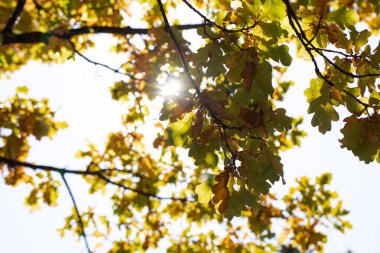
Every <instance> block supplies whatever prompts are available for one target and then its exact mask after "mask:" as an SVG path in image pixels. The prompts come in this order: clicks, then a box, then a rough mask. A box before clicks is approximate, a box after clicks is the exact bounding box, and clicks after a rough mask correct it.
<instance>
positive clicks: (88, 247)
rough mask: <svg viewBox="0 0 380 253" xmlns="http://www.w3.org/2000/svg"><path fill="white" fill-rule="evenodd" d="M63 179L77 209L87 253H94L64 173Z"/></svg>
mask: <svg viewBox="0 0 380 253" xmlns="http://www.w3.org/2000/svg"><path fill="white" fill-rule="evenodd" d="M61 177H62V180H63V183H64V184H65V186H66V189H67V191H68V192H69V195H70V198H71V201H72V202H73V205H74V209H75V212H76V214H77V216H78V222H79V225H80V227H81V234H82V237H83V240H84V243H85V244H86V248H87V252H88V253H92V251H91V249H90V246H89V244H88V240H87V235H86V230H85V228H84V225H83V220H82V217H81V215H80V212H79V209H78V205H77V203H76V201H75V198H74V194H73V192H72V191H71V188H70V186H69V184H68V183H67V181H66V178H65V174H64V173H61Z"/></svg>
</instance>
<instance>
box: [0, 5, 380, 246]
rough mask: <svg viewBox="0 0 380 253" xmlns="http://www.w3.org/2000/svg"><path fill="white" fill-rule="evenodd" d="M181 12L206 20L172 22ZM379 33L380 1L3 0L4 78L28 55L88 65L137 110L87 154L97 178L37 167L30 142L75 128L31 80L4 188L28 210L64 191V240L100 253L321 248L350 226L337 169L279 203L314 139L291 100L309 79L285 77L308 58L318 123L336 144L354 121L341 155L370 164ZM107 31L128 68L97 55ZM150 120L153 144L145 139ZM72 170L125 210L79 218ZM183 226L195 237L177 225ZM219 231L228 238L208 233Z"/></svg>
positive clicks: (5, 137) (22, 93) (5, 129)
mask: <svg viewBox="0 0 380 253" xmlns="http://www.w3.org/2000/svg"><path fill="white" fill-rule="evenodd" d="M178 10H181V12H183V15H184V16H185V15H186V13H187V12H191V13H194V14H195V15H197V16H199V17H200V18H201V20H203V22H200V23H191V22H190V23H184V21H183V19H186V18H183V19H181V18H179V19H174V18H173V16H176V15H177V16H178V13H176V12H178ZM175 14H176V15H175ZM181 15H182V13H181ZM132 24H133V25H132ZM135 24H136V26H135ZM137 25H139V26H137ZM379 29H380V2H379V1H377V0H366V1H364V0H293V1H290V0H236V1H222V0H212V1H198V0H197V1H188V0H171V1H162V0H157V1H142V0H141V1H127V0H119V1H116V0H95V1H87V0H82V1H79V0H70V1H69V0H56V1H48V0H18V1H16V0H5V1H1V3H0V30H1V33H0V44H1V46H0V77H1V78H7V77H9V76H10V75H12V73H13V72H15V71H16V70H18V69H20V68H21V67H22V66H24V65H26V64H28V63H29V62H30V61H38V62H41V63H65V62H66V61H68V60H70V59H75V58H78V57H79V58H83V59H84V60H86V61H87V62H88V63H89V64H95V65H98V66H101V67H104V68H105V69H108V70H110V71H113V72H115V73H117V74H118V75H119V76H120V79H119V80H118V81H117V82H115V83H114V84H113V86H112V88H111V89H110V92H111V94H112V98H113V99H114V100H116V101H119V102H120V103H124V104H126V105H127V106H128V110H127V111H126V112H125V114H124V115H123V117H122V122H123V126H124V129H123V130H122V131H119V132H114V133H110V134H109V137H108V140H107V142H106V143H105V145H104V147H98V146H96V145H93V144H91V143H90V144H89V145H88V147H87V148H86V149H83V150H79V151H78V155H77V158H78V159H83V160H85V161H88V163H87V166H85V167H84V168H59V167H54V166H47V165H44V164H38V163H31V162H30V161H28V153H29V150H30V148H31V145H30V140H31V139H35V140H37V141H38V140H41V139H42V138H45V137H48V138H52V137H53V136H54V135H55V134H57V133H59V131H61V130H63V129H65V128H67V127H69V125H68V124H67V123H66V122H60V121H57V120H56V119H55V111H54V110H52V109H51V108H50V106H49V100H48V99H43V100H38V99H34V98H31V97H30V96H29V95H28V88H27V84H25V85H26V86H21V87H19V88H18V89H17V93H16V94H15V95H14V96H12V97H9V98H8V99H7V100H2V101H0V131H1V132H0V173H1V174H2V175H3V177H4V182H5V183H6V184H7V185H10V186H18V185H20V184H27V185H28V186H30V187H31V191H30V193H29V194H28V196H27V197H26V200H25V204H26V205H27V206H30V207H31V208H35V207H38V206H40V205H41V204H47V205H49V206H55V205H56V204H57V198H58V195H59V193H60V189H61V188H62V187H65V188H66V189H67V190H68V193H69V196H70V198H71V200H72V203H73V210H72V214H70V215H69V216H68V217H67V218H66V220H65V225H64V227H63V228H61V229H60V232H61V233H62V235H64V234H65V233H67V232H68V231H71V232H72V233H74V234H75V235H77V236H78V237H81V238H83V240H84V242H85V244H86V247H87V250H88V252H95V251H96V247H95V246H94V245H95V241H97V242H102V240H103V239H104V238H112V239H113V243H112V245H111V246H110V247H109V248H107V249H104V248H102V249H101V250H102V251H108V252H120V253H121V252H145V251H146V250H148V249H150V250H152V249H157V248H158V247H160V246H159V245H160V243H161V242H162V241H165V242H166V243H167V245H168V246H167V248H166V249H165V250H166V251H167V252H279V251H281V252H311V251H317V252H322V251H323V246H324V244H325V242H326V241H327V232H326V227H327V228H331V229H336V230H338V231H341V232H344V231H345V230H346V229H347V228H350V226H351V225H350V223H349V222H348V221H347V220H346V218H345V216H346V215H347V214H348V211H347V210H345V209H344V208H343V207H342V202H341V201H340V200H339V198H338V195H337V193H336V192H334V191H332V190H330V189H329V187H328V185H329V183H330V181H331V174H328V173H326V174H323V175H321V176H319V177H317V178H316V179H315V180H311V179H309V178H306V177H300V178H299V179H298V180H297V186H295V187H292V188H291V189H290V190H289V193H288V194H287V195H285V196H284V197H281V198H278V197H276V196H275V194H273V193H270V189H271V187H272V186H273V185H274V184H275V183H276V182H280V183H283V184H285V183H286V182H285V177H284V170H283V164H282V163H281V154H282V153H283V152H284V151H286V150H288V149H291V148H293V147H295V146H299V145H300V144H301V139H302V137H304V136H305V135H306V133H305V132H304V131H303V130H302V117H299V118H293V117H290V116H288V115H287V112H286V108H284V107H283V105H282V101H283V100H284V99H285V97H286V95H287V92H288V90H289V89H290V88H291V87H292V86H294V88H297V85H298V84H295V83H294V82H293V81H292V80H289V79H287V78H286V77H285V74H286V72H287V67H289V66H290V65H291V64H292V59H293V58H294V57H299V58H302V59H304V60H307V61H309V64H312V65H313V66H314V69H315V75H314V76H313V77H311V80H310V85H309V87H308V88H307V89H306V90H305V91H304V94H305V96H306V99H307V102H308V103H309V107H308V113H310V114H312V115H313V116H312V120H311V124H312V125H313V126H314V127H316V128H317V129H318V131H319V132H320V133H322V134H325V133H326V132H328V131H330V130H331V127H332V123H333V121H343V122H344V126H343V128H342V129H341V130H340V131H341V133H342V136H343V137H342V138H341V139H340V143H341V147H342V148H343V149H347V152H351V153H352V155H354V156H356V157H357V159H359V160H360V161H363V162H364V163H371V162H380V115H379V109H380V104H379V101H380V85H379V83H378V78H379V77H380V65H379V64H380V43H379V44H378V45H374V44H373V43H372V42H371V38H373V37H375V36H376V35H377V34H378V32H379ZM188 31H196V33H191V34H192V35H191V36H187V35H186V32H188ZM98 34H109V35H110V36H112V37H113V40H112V43H113V44H112V46H111V50H112V51H113V52H114V53H116V54H118V55H120V60H121V61H122V63H121V64H120V66H117V67H115V66H110V65H107V64H105V63H104V62H102V59H92V58H89V57H88V56H86V49H89V48H91V47H94V46H95V44H96V36H97V35H98ZM175 82H177V83H181V85H180V87H175V85H168V87H169V89H171V90H170V91H171V95H167V96H163V95H162V92H161V88H160V87H162V85H164V84H173V83H175ZM177 88H178V89H177ZM159 97H161V100H159ZM162 97H163V99H162ZM287 99H291V98H288V97H287ZM157 101H163V102H162V103H161V105H160V110H159V111H157V110H155V109H154V106H153V105H154V104H157ZM338 107H341V108H343V109H344V110H345V111H346V112H345V116H344V117H345V118H343V119H342V118H341V117H342V116H341V115H340V114H339V113H338V111H337V108H338ZM155 115H156V116H159V120H158V121H154V120H153V119H152V116H155ZM347 115H348V116H347ZM153 121H154V122H153ZM149 123H152V128H151V131H152V132H154V134H155V135H156V136H155V138H153V139H150V138H147V137H146V133H144V131H142V130H141V127H142V126H144V125H145V124H149ZM184 154H185V155H186V156H188V157H189V158H191V161H192V162H191V163H189V162H186V161H184V160H183V155H184ZM67 175H77V176H78V177H82V178H83V179H84V180H85V181H86V182H87V184H88V186H89V194H95V193H102V194H105V196H107V197H109V198H110V200H111V201H112V206H111V207H109V208H110V210H111V213H112V215H101V214H99V213H98V212H97V211H96V209H94V208H93V207H89V208H88V210H79V208H78V205H77V203H76V199H75V192H73V191H72V190H71V188H70V183H69V182H68V180H67V179H66V176H67ZM234 217H240V218H238V219H239V220H240V221H242V222H241V224H240V225H236V223H233V222H231V220H232V219H233V218H234ZM181 220H185V221H187V223H186V224H187V226H186V227H181V228H176V229H170V228H171V227H175V226H176V222H180V221H181ZM234 220H235V219H234ZM210 224H213V226H222V227H223V229H224V232H223V233H217V232H215V231H213V230H212V229H211V230H210V229H208V230H205V231H206V232H205V231H201V229H202V228H205V227H209V226H210ZM278 227H281V229H277V228H278ZM89 234H91V235H93V236H94V237H95V238H96V239H93V240H94V241H92V240H91V242H89V239H88V235H89ZM97 245H98V244H97ZM97 247H101V246H99V245H98V246H97Z"/></svg>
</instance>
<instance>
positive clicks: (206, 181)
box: [195, 174, 214, 204]
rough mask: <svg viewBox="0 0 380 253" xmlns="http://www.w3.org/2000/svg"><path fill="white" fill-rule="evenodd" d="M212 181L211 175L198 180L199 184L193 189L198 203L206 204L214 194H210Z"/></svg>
mask: <svg viewBox="0 0 380 253" xmlns="http://www.w3.org/2000/svg"><path fill="white" fill-rule="evenodd" d="M213 181H214V176H213V175H211V174H205V175H203V176H202V178H201V180H200V182H201V183H200V184H199V185H197V187H195V193H196V194H197V195H198V202H199V203H203V204H208V203H209V202H210V200H211V199H212V197H214V194H213V193H212V189H211V187H212V183H213Z"/></svg>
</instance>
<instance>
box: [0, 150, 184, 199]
mask: <svg viewBox="0 0 380 253" xmlns="http://www.w3.org/2000/svg"><path fill="white" fill-rule="evenodd" d="M0 163H4V164H7V165H8V166H9V167H13V166H22V167H27V168H31V169H33V170H44V171H51V172H57V173H59V174H61V175H62V174H63V175H66V174H73V175H82V176H96V177H99V178H100V179H102V180H104V181H106V182H107V183H110V184H112V185H115V186H118V187H121V188H123V189H124V190H128V191H132V192H134V193H137V194H141V195H144V196H146V197H151V198H155V199H160V200H173V201H182V202H189V200H188V199H186V198H175V197H161V196H158V195H156V194H154V193H149V192H145V191H142V190H139V189H134V188H131V187H128V186H126V185H123V184H122V183H119V182H115V181H112V180H111V179H109V178H108V177H106V176H105V175H104V173H105V172H106V170H97V171H90V170H85V171H83V170H70V169H65V168H58V167H54V166H46V165H38V164H33V163H28V162H21V161H18V160H14V159H10V158H7V157H3V156H0Z"/></svg>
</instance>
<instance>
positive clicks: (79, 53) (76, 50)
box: [69, 40, 143, 81]
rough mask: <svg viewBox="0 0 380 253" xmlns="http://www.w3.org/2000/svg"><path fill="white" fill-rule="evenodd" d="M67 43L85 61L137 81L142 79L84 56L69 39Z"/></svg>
mask: <svg viewBox="0 0 380 253" xmlns="http://www.w3.org/2000/svg"><path fill="white" fill-rule="evenodd" d="M69 43H70V45H71V47H72V49H73V51H74V53H75V54H77V55H79V56H80V57H81V58H83V59H84V60H86V61H87V62H89V63H92V64H94V65H95V66H97V65H99V66H101V67H103V68H106V69H108V70H111V71H113V72H115V73H117V74H120V75H123V76H127V77H129V78H131V79H132V80H135V81H137V80H139V81H142V80H143V79H137V78H136V77H134V76H133V75H130V74H128V73H124V72H121V71H120V69H115V68H112V67H110V66H108V65H106V64H104V63H101V62H96V61H93V60H91V59H90V58H88V57H87V56H85V55H84V54H82V53H81V52H79V51H78V49H77V48H76V47H75V44H74V43H73V42H72V41H71V40H69Z"/></svg>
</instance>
